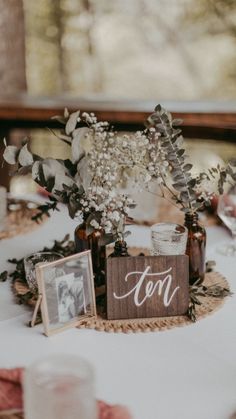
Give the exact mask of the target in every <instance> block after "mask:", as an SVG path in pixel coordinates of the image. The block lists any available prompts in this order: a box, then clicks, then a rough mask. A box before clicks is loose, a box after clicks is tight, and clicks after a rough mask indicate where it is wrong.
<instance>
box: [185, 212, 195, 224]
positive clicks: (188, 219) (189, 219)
mask: <svg viewBox="0 0 236 419" xmlns="http://www.w3.org/2000/svg"><path fill="white" fill-rule="evenodd" d="M193 224H198V213H197V212H194V213H191V212H187V213H186V214H185V225H186V226H187V227H188V226H191V225H193Z"/></svg>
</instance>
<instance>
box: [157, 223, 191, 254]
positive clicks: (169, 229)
mask: <svg viewBox="0 0 236 419" xmlns="http://www.w3.org/2000/svg"><path fill="white" fill-rule="evenodd" d="M187 238H188V230H187V228H186V227H184V226H182V225H180V224H174V223H159V224H154V225H153V226H152V227H151V242H152V248H151V254H152V255H153V256H157V255H184V254H185V251H186V245H187Z"/></svg>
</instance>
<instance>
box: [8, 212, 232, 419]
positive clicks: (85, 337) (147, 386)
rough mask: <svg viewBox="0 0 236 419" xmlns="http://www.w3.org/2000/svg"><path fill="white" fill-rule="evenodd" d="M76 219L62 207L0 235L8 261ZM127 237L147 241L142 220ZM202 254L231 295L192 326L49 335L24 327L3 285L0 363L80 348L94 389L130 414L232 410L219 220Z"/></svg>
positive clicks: (204, 416) (25, 316) (198, 414)
mask: <svg viewBox="0 0 236 419" xmlns="http://www.w3.org/2000/svg"><path fill="white" fill-rule="evenodd" d="M76 225H77V222H76V221H73V220H71V219H70V218H69V216H68V214H67V210H66V209H65V208H61V211H60V212H55V213H54V214H53V215H52V217H51V218H50V219H49V220H48V221H47V222H46V223H44V224H43V225H42V226H41V227H40V228H39V229H37V230H35V231H33V232H32V233H28V234H26V235H22V236H17V237H15V238H12V239H8V240H2V241H0V271H3V270H5V269H10V268H12V265H10V264H8V263H7V262H6V260H7V259H8V258H13V257H16V258H20V257H23V256H25V255H27V254H30V253H32V252H35V251H37V250H39V249H41V248H42V247H44V246H45V245H47V246H50V245H52V244H53V241H54V240H55V239H62V238H63V237H64V235H65V234H66V233H71V236H72V235H73V231H74V228H75V226H76ZM130 230H131V231H132V235H131V236H130V237H129V238H128V244H129V245H132V246H149V243H150V232H149V228H147V227H137V226H136V227H135V226H133V227H130ZM207 234H208V243H207V258H208V259H214V260H216V263H217V264H216V269H217V270H218V271H219V272H221V273H222V274H223V275H224V276H225V277H226V278H227V280H228V281H229V283H230V287H231V290H232V292H234V295H233V296H232V297H230V298H227V299H226V300H225V304H224V305H223V307H222V308H221V309H220V310H219V311H217V312H215V313H214V314H212V315H210V316H208V317H207V318H205V319H203V320H201V321H199V322H197V323H195V324H191V325H190V326H186V327H181V328H176V329H172V330H167V331H163V332H155V333H153V332H150V333H138V334H128V335H126V334H113V333H105V332H97V331H95V330H84V329H83V330H80V329H70V330H67V331H65V332H62V333H59V334H57V335H55V336H52V337H50V338H47V337H45V336H44V335H43V328H42V325H39V326H36V327H34V328H29V327H27V323H28V321H29V320H30V318H31V315H32V313H31V311H30V310H29V309H28V308H27V307H24V306H19V305H17V304H16V303H15V301H14V297H13V294H12V291H11V289H10V283H9V282H6V283H1V284H0V367H1V368H7V367H16V366H27V365H28V364H30V363H31V362H33V361H34V360H36V359H39V358H41V357H43V356H45V355H47V354H53V353H66V354H77V355H80V356H83V357H84V358H86V359H88V360H89V361H90V362H91V364H92V365H93V366H94V369H95V375H96V395H97V397H98V398H99V399H103V400H105V401H106V402H109V403H120V404H124V405H127V406H128V407H129V409H130V411H131V412H132V414H133V417H134V418H135V419H158V418H160V419H180V418H181V419H190V418H191V419H229V418H230V416H231V415H232V413H233V412H234V411H235V410H236V324H235V312H236V297H235V293H236V277H235V270H236V259H235V258H233V257H225V256H221V255H220V254H219V253H217V251H216V247H217V246H218V245H219V243H220V242H221V241H230V239H231V238H230V234H229V232H228V231H227V230H226V229H225V228H223V227H210V228H208V229H207Z"/></svg>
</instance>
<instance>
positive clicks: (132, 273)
mask: <svg viewBox="0 0 236 419" xmlns="http://www.w3.org/2000/svg"><path fill="white" fill-rule="evenodd" d="M106 278H107V318H108V319H110V320H114V319H134V318H148V317H165V316H176V315H181V314H185V313H186V311H187V309H188V304H189V282H188V256H186V255H178V256H137V257H119V258H118V257H117V258H116V257H114V258H108V259H107V265H106Z"/></svg>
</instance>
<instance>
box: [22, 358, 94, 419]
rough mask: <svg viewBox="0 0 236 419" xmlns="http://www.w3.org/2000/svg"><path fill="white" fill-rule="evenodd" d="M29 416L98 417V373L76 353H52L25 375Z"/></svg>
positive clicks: (58, 418) (29, 418) (33, 418)
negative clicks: (96, 397) (96, 380)
mask: <svg viewBox="0 0 236 419" xmlns="http://www.w3.org/2000/svg"><path fill="white" fill-rule="evenodd" d="M24 412H25V419H42V418H43V419H66V418H67V419H97V417H98V416H97V405H96V399H95V389H94V374H93V369H92V367H91V365H90V364H89V363H88V362H87V361H86V360H84V359H83V358H80V357H78V356H76V355H51V356H48V357H46V358H45V359H43V360H41V361H38V362H35V363H34V364H33V365H31V366H29V367H28V368H27V369H26V371H25V375H24Z"/></svg>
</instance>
